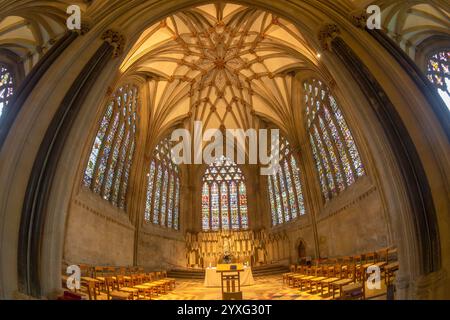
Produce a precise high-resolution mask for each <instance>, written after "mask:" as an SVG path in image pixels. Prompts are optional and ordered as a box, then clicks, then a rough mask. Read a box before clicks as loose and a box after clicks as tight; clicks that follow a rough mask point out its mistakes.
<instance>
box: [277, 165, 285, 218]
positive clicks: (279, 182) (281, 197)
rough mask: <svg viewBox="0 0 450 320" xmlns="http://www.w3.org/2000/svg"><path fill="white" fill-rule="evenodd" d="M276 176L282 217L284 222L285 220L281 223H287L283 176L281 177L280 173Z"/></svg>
mask: <svg viewBox="0 0 450 320" xmlns="http://www.w3.org/2000/svg"><path fill="white" fill-rule="evenodd" d="M276 176H277V182H276V183H277V185H278V194H279V196H280V207H281V216H282V220H283V221H281V223H285V222H286V217H285V214H284V210H285V208H284V204H283V195H282V192H281V176H280V174H279V173H278V172H277V173H276Z"/></svg>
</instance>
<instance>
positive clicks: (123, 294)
mask: <svg viewBox="0 0 450 320" xmlns="http://www.w3.org/2000/svg"><path fill="white" fill-rule="evenodd" d="M110 296H111V297H112V298H118V299H121V300H128V298H129V297H130V294H129V293H126V292H120V291H117V290H114V291H112V292H111V293H110ZM113 300H114V299H113Z"/></svg>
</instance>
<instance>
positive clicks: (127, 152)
mask: <svg viewBox="0 0 450 320" xmlns="http://www.w3.org/2000/svg"><path fill="white" fill-rule="evenodd" d="M127 115H128V116H131V115H130V114H129V112H128V108H127ZM124 121H125V130H124V132H123V137H122V141H121V143H120V147H119V154H118V158H117V163H116V165H115V168H114V175H113V179H112V185H111V192H110V196H109V200H111V199H112V198H113V197H114V192H115V191H116V183H115V181H116V179H117V174H118V173H119V168H120V159H121V156H122V155H123V156H124V157H125V158H124V162H123V166H122V167H123V169H122V176H121V182H122V181H123V180H122V178H123V176H124V169H125V168H126V166H127V159H128V156H129V149H131V148H129V147H131V145H132V141H133V136H132V135H131V134H132V129H131V127H132V124H133V122H132V121H130V122H131V123H130V124H129V123H128V121H127V117H126V116H125V118H124ZM128 133H130V136H129V139H128V144H129V146H127V150H126V151H125V154H123V153H122V149H123V148H124V146H125V143H126V141H127V134H128ZM120 189H121V187H120V185H119V190H118V191H121V190H120ZM119 196H120V193H118V194H117V202H119Z"/></svg>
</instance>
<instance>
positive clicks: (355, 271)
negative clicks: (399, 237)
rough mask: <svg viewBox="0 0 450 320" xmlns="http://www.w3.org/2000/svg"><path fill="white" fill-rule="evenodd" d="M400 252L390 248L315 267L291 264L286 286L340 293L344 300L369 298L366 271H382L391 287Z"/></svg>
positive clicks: (321, 263)
mask: <svg viewBox="0 0 450 320" xmlns="http://www.w3.org/2000/svg"><path fill="white" fill-rule="evenodd" d="M396 260H397V258H396V249H395V248H387V249H382V250H379V251H377V252H370V253H366V254H363V255H356V256H352V257H341V258H335V259H326V260H321V261H319V260H317V261H315V263H316V264H315V265H312V266H307V265H299V266H298V265H291V267H290V272H288V273H285V274H283V283H285V284H288V285H289V286H291V287H295V288H296V287H298V288H299V289H300V290H301V291H303V290H307V291H311V292H320V294H321V295H324V294H325V289H327V293H328V294H332V296H333V299H334V298H336V293H338V294H339V296H338V298H340V299H346V298H349V299H357V298H359V299H365V280H366V271H367V269H368V268H369V267H370V266H377V267H379V268H380V271H381V277H382V278H383V276H384V280H385V282H386V284H387V285H388V284H390V283H391V280H392V277H393V273H394V272H395V271H397V270H398V262H397V261H396Z"/></svg>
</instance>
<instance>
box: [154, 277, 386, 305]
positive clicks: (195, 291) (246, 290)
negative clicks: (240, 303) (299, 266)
mask: <svg viewBox="0 0 450 320" xmlns="http://www.w3.org/2000/svg"><path fill="white" fill-rule="evenodd" d="M255 282H256V283H255V284H254V285H252V286H246V287H242V288H241V289H242V292H243V298H244V299H245V300H324V299H325V300H329V299H331V298H330V297H327V296H325V297H321V296H320V295H319V294H311V293H307V292H301V291H300V290H298V289H294V288H290V287H288V286H287V285H284V284H283V281H282V279H281V275H279V276H268V277H262V278H255ZM384 292H386V290H385V288H384V287H383V286H382V288H381V289H380V290H376V291H371V290H368V291H367V296H368V297H369V298H370V297H374V296H379V295H380V294H383V293H384ZM221 298H222V297H221V289H220V288H206V287H204V286H203V281H201V280H181V279H180V280H178V281H177V287H176V288H175V290H173V291H171V292H169V293H168V294H165V295H161V296H159V297H156V298H155V299H160V300H220V299H221ZM376 299H386V295H381V296H379V297H377V298H376Z"/></svg>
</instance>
